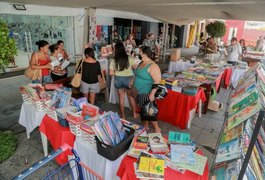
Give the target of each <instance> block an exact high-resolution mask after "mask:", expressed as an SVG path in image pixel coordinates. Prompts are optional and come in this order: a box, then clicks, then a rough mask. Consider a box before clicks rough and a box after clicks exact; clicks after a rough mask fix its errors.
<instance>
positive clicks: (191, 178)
mask: <svg viewBox="0 0 265 180" xmlns="http://www.w3.org/2000/svg"><path fill="white" fill-rule="evenodd" d="M198 154H201V155H202V151H201V150H199V151H198ZM134 162H136V158H133V157H130V156H125V157H124V158H123V160H122V162H121V164H120V167H119V169H118V172H117V176H119V177H120V179H121V180H136V179H137V178H136V175H135V172H134V167H133V163H134ZM208 176H209V170H208V163H206V166H205V169H204V172H203V175H202V176H201V175H199V174H196V173H193V172H191V171H188V170H185V172H184V173H183V174H182V173H180V172H177V171H174V170H172V169H171V168H166V169H165V175H164V179H166V180H175V179H178V180H180V179H183V180H196V179H197V180H207V179H208Z"/></svg>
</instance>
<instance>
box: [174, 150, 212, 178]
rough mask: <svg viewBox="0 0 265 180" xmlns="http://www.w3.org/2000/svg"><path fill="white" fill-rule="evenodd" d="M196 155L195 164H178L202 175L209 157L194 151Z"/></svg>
mask: <svg viewBox="0 0 265 180" xmlns="http://www.w3.org/2000/svg"><path fill="white" fill-rule="evenodd" d="M194 157H195V162H194V163H193V164H186V163H177V165H178V166H180V167H182V168H184V169H186V170H189V171H191V172H194V173H196V174H199V175H201V176H202V175H203V172H204V169H205V166H206V163H207V157H205V156H202V155H199V154H197V153H194Z"/></svg>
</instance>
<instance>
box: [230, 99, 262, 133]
mask: <svg viewBox="0 0 265 180" xmlns="http://www.w3.org/2000/svg"><path fill="white" fill-rule="evenodd" d="M260 108H261V105H260V103H259V102H256V103H253V104H251V105H249V106H247V107H246V108H244V109H243V110H241V111H239V112H237V113H236V114H234V115H232V116H230V117H228V119H227V127H226V129H225V130H226V131H228V130H230V129H232V128H234V127H235V126H237V125H239V124H240V123H242V122H244V121H245V120H247V119H248V118H250V117H251V116H253V115H255V114H257V113H258V112H259V111H260Z"/></svg>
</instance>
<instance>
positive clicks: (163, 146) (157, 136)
mask: <svg viewBox="0 0 265 180" xmlns="http://www.w3.org/2000/svg"><path fill="white" fill-rule="evenodd" d="M148 137H149V143H150V147H151V150H152V151H153V152H168V146H167V143H166V142H165V140H164V138H163V136H162V134H161V133H149V134H148Z"/></svg>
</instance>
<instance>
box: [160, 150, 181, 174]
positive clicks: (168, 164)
mask: <svg viewBox="0 0 265 180" xmlns="http://www.w3.org/2000/svg"><path fill="white" fill-rule="evenodd" d="M165 166H166V167H169V168H171V169H173V170H175V171H177V172H180V173H181V174H184V172H185V169H184V168H182V167H180V166H179V165H178V164H177V163H174V162H172V161H171V154H170V153H167V154H166V156H165Z"/></svg>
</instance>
